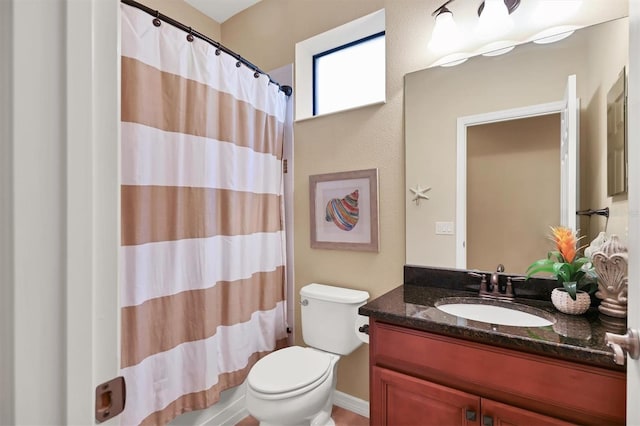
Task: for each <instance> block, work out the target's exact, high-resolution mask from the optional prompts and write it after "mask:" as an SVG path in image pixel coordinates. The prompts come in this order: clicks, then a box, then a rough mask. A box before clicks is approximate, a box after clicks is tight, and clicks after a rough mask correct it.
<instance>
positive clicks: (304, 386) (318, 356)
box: [247, 346, 333, 399]
mask: <svg viewBox="0 0 640 426" xmlns="http://www.w3.org/2000/svg"><path fill="white" fill-rule="evenodd" d="M332 364H333V363H332V356H331V355H330V354H328V353H325V352H321V351H317V350H314V349H311V348H304V347H301V346H290V347H287V348H284V349H280V350H278V351H275V352H272V353H270V354H269V355H267V356H266V357H264V358H262V359H260V360H259V361H258V362H257V363H256V364H255V365H254V366H253V368H252V369H251V371H250V372H249V376H248V377H247V383H248V385H249V386H250V387H251V388H252V389H253V390H254V391H256V392H259V393H260V394H262V395H263V396H264V397H265V398H267V399H280V398H289V397H292V396H295V395H298V394H300V393H304V392H308V391H309V389H313V388H314V387H316V386H318V385H319V384H320V383H322V382H323V381H324V380H325V379H326V377H327V376H328V375H329V374H330V373H331V369H332Z"/></svg>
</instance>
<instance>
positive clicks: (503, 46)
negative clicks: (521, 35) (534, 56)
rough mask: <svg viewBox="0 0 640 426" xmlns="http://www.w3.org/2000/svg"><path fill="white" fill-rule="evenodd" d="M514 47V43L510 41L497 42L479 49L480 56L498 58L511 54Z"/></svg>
mask: <svg viewBox="0 0 640 426" xmlns="http://www.w3.org/2000/svg"><path fill="white" fill-rule="evenodd" d="M515 47H516V42H515V41H512V40H498V41H494V42H492V43H489V44H487V45H486V46H483V47H482V48H480V49H479V50H480V52H482V53H481V55H482V56H499V55H504V54H505V53H509V52H511V51H512V50H513V49H514V48H515Z"/></svg>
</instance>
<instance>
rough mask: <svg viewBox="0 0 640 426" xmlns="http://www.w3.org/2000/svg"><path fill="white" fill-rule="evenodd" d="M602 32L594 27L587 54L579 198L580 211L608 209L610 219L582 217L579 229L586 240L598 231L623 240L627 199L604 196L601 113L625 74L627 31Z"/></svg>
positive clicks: (604, 126) (604, 150)
mask: <svg viewBox="0 0 640 426" xmlns="http://www.w3.org/2000/svg"><path fill="white" fill-rule="evenodd" d="M610 28H611V29H612V30H613V31H606V32H605V28H604V27H601V26H598V27H596V28H594V34H593V38H592V41H593V44H594V47H593V49H591V50H590V51H589V52H588V58H587V61H588V67H589V82H588V87H589V91H588V93H587V94H586V95H585V97H584V98H583V104H582V108H583V121H584V122H583V123H582V126H581V127H582V129H581V130H582V131H583V137H581V138H580V140H581V143H583V144H584V146H583V148H582V150H581V152H582V156H581V159H580V160H581V162H582V164H583V166H581V168H580V169H581V171H582V175H581V191H580V194H581V199H582V200H583V201H582V202H581V203H580V209H601V208H604V207H609V210H610V217H609V221H608V223H607V220H606V219H605V218H604V217H601V216H592V217H591V218H590V219H589V218H583V220H582V221H581V223H580V228H581V229H582V230H583V234H584V235H586V236H587V238H588V239H589V240H591V239H593V238H595V237H596V236H597V235H598V232H600V231H604V230H605V226H606V231H607V233H609V234H617V235H618V236H620V237H622V238H623V239H624V240H625V241H626V240H627V237H628V213H627V212H628V205H629V203H628V198H627V194H626V193H625V194H620V195H616V196H614V197H608V196H607V143H606V141H607V120H606V115H605V114H602V111H606V109H607V107H606V102H607V92H608V91H609V89H610V88H611V86H613V83H614V82H615V81H616V79H617V78H618V74H619V73H620V71H622V69H623V67H627V69H626V70H627V72H628V63H629V62H628V51H627V49H628V45H629V31H628V30H627V28H626V26H610Z"/></svg>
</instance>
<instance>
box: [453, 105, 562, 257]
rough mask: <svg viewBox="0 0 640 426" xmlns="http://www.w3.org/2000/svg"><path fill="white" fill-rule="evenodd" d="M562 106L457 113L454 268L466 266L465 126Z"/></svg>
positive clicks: (532, 114) (552, 110) (557, 110)
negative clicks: (472, 113)
mask: <svg viewBox="0 0 640 426" xmlns="http://www.w3.org/2000/svg"><path fill="white" fill-rule="evenodd" d="M563 109H564V102H563V101H557V102H549V103H545V104H538V105H530V106H526V107H521V108H512V109H506V110H501V111H492V112H489V113H485V114H476V115H467V116H464V117H458V120H457V148H456V268H459V269H466V267H467V247H466V239H467V127H469V126H476V125H480V124H488V123H497V122H500V121H507V120H515V119H519V118H525V117H536V116H540V115H548V114H556V113H560V112H561V111H562V110H563Z"/></svg>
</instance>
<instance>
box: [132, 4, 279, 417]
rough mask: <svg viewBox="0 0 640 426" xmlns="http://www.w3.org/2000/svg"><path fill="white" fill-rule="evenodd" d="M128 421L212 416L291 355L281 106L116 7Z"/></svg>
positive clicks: (191, 47)
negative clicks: (256, 371)
mask: <svg viewBox="0 0 640 426" xmlns="http://www.w3.org/2000/svg"><path fill="white" fill-rule="evenodd" d="M121 12H122V14H121V16H122V21H121V23H122V29H121V31H122V32H121V34H122V58H121V59H122V113H121V114H122V118H121V120H122V122H121V132H122V146H121V230H122V234H121V248H120V251H121V254H120V256H121V258H120V260H121V262H120V265H121V266H120V268H121V272H120V278H121V289H120V295H121V296H120V300H121V333H122V334H121V343H122V347H121V371H122V375H123V376H124V377H125V381H126V385H127V403H126V408H125V411H124V413H123V416H122V417H121V422H122V424H126V425H134V424H163V423H167V422H168V421H170V420H171V419H173V418H174V417H176V416H177V415H179V414H181V413H184V412H187V411H192V410H197V409H203V408H206V407H208V406H210V405H212V404H214V403H215V402H217V401H218V399H219V394H220V392H221V391H223V390H225V389H227V388H230V387H233V386H236V385H239V384H241V383H242V382H243V381H244V379H245V378H246V375H247V374H248V372H249V369H250V368H251V366H252V365H253V364H254V363H255V362H256V361H257V360H258V359H259V358H261V357H262V356H264V355H266V354H268V353H269V352H271V351H273V350H274V349H277V348H279V347H281V346H284V345H285V342H286V328H285V318H284V313H285V306H284V294H285V290H284V287H285V235H284V217H283V211H284V209H283V176H282V151H283V129H284V127H283V126H284V119H285V117H284V116H285V110H286V102H287V99H286V96H285V95H284V94H283V93H282V92H281V91H280V90H279V88H278V86H277V85H275V84H272V83H271V84H270V83H269V78H268V77H267V76H265V75H259V76H258V77H255V76H254V72H253V71H252V70H249V69H247V68H246V67H245V66H239V67H238V66H236V65H237V64H236V62H237V61H236V60H235V59H234V58H233V57H231V56H229V55H227V54H225V53H221V52H219V51H216V48H215V47H214V46H212V45H211V44H209V43H207V42H205V41H203V40H200V39H198V38H196V39H195V40H193V41H192V42H189V41H187V39H186V36H187V34H186V33H185V32H183V31H182V30H180V29H177V28H175V27H173V26H171V25H169V24H167V23H162V24H161V25H160V26H159V27H156V26H154V25H153V23H152V19H153V17H152V16H150V15H149V14H147V13H145V12H144V11H141V10H139V9H137V8H134V7H132V6H128V5H124V4H123V5H121Z"/></svg>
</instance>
